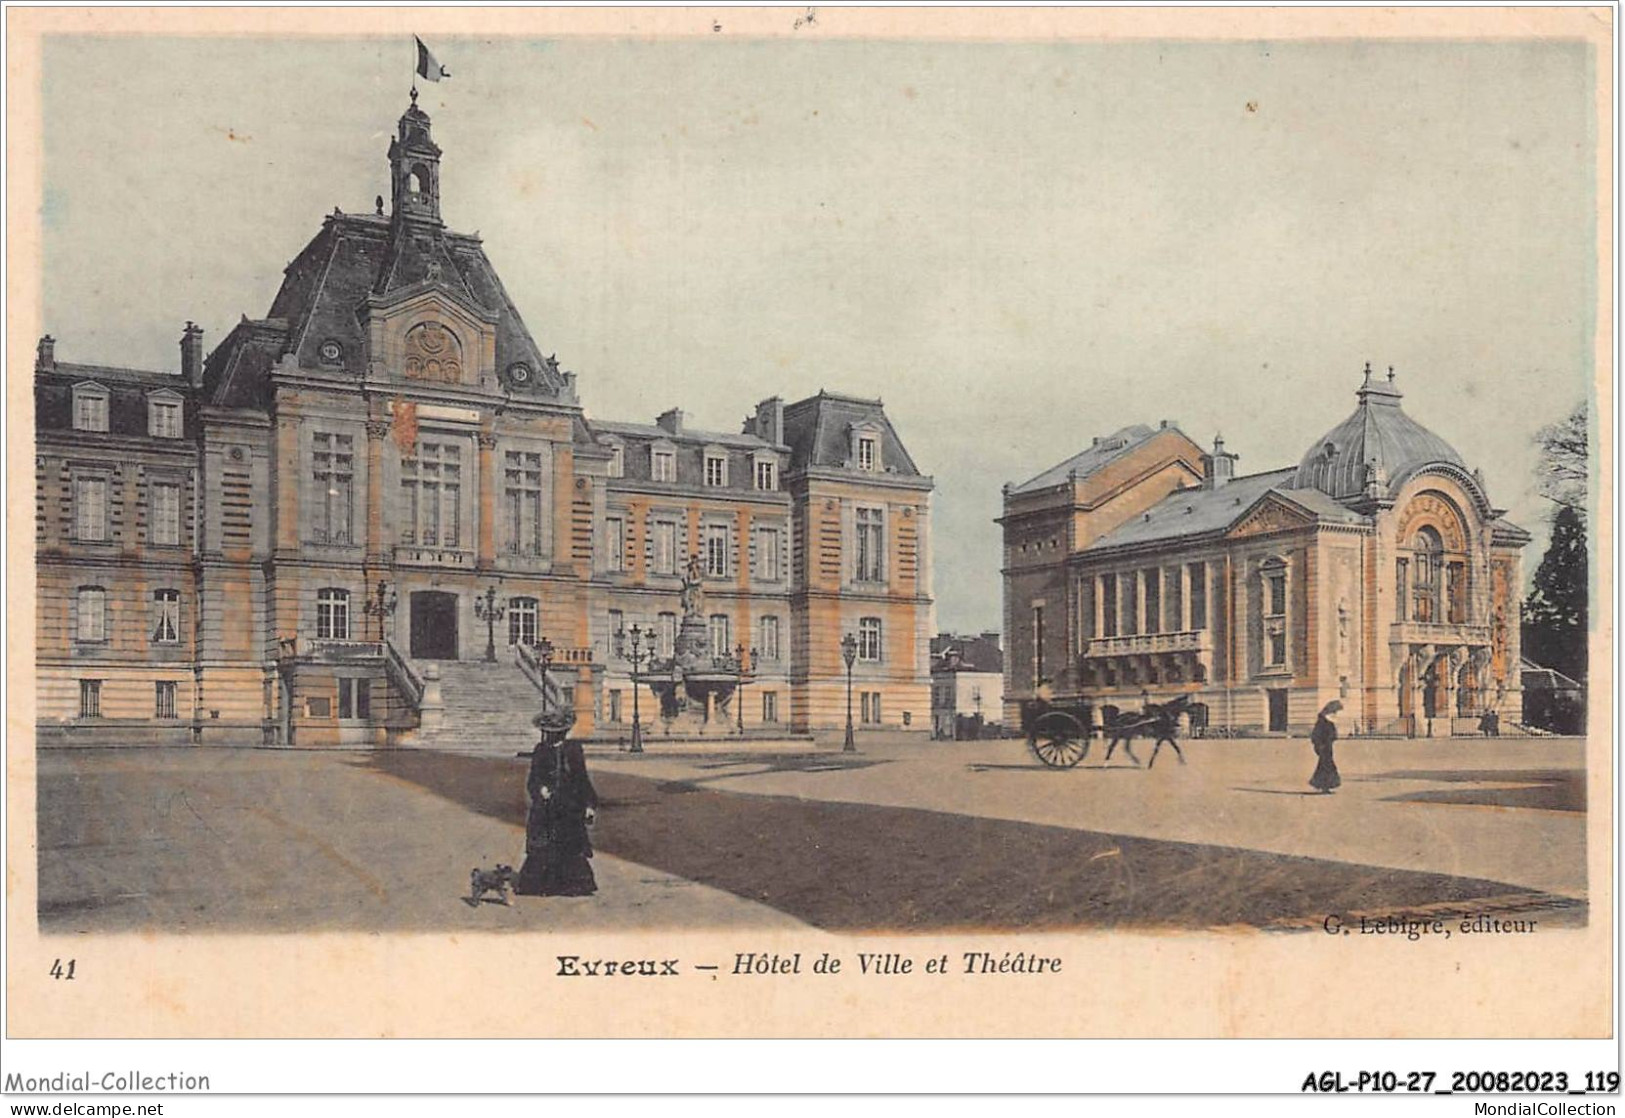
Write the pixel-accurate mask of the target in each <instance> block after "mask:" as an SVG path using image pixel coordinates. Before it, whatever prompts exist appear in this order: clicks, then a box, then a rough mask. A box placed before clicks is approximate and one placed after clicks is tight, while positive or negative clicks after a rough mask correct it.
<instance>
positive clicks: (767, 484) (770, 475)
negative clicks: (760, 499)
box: [756, 455, 779, 493]
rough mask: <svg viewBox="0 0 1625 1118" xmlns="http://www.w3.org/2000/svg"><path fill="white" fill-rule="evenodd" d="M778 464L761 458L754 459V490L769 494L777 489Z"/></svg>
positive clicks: (763, 457) (769, 459)
mask: <svg viewBox="0 0 1625 1118" xmlns="http://www.w3.org/2000/svg"><path fill="white" fill-rule="evenodd" d="M778 482H779V470H778V463H777V462H776V461H774V460H773V459H772V458H769V457H767V456H765V455H764V456H762V457H759V458H757V459H756V488H757V489H760V490H762V491H764V492H768V493H771V492H772V491H773V490H775V489H777V488H778V487H779V484H778Z"/></svg>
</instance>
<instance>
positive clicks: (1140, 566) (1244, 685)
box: [999, 366, 1530, 735]
mask: <svg viewBox="0 0 1625 1118" xmlns="http://www.w3.org/2000/svg"><path fill="white" fill-rule="evenodd" d="M1401 398H1402V397H1401V393H1400V390H1399V388H1398V386H1397V384H1396V381H1395V377H1394V374H1393V372H1392V371H1391V370H1390V372H1389V374H1388V376H1387V377H1386V378H1381V377H1374V376H1373V375H1372V373H1371V369H1370V366H1367V367H1366V372H1365V379H1364V382H1363V383H1362V384H1361V385H1360V386H1359V388H1358V390H1357V391H1356V393H1355V399H1356V407H1355V409H1354V411H1353V412H1352V413H1351V414H1350V415H1349V416H1348V417H1347V418H1345V419H1344V420H1343V421H1342V422H1340V423H1338V424H1337V425H1336V426H1334V427H1332V428H1331V430H1329V431H1327V432H1326V434H1325V435H1323V436H1322V437H1320V438H1318V439H1315V440H1314V441H1313V442H1311V443H1310V444H1309V446H1308V448H1307V449H1306V450H1305V451H1304V452H1303V454H1302V456H1301V458H1300V459H1299V461H1298V463H1297V464H1296V465H1295V466H1287V467H1284V468H1281V469H1274V470H1268V471H1265V472H1262V473H1254V474H1246V475H1238V474H1236V472H1235V463H1236V459H1237V455H1235V454H1234V453H1232V452H1231V451H1229V450H1227V449H1226V448H1225V444H1224V440H1223V439H1222V438H1216V439H1215V440H1214V442H1213V446H1212V448H1211V449H1210V450H1204V449H1202V448H1201V447H1200V446H1198V445H1197V444H1196V443H1194V442H1193V441H1192V440H1191V439H1190V438H1189V437H1188V436H1186V435H1185V433H1184V432H1183V431H1181V430H1180V429H1179V427H1178V425H1177V424H1175V423H1172V422H1169V421H1166V420H1165V421H1163V422H1161V423H1159V424H1158V425H1157V426H1156V427H1151V426H1148V425H1143V424H1142V425H1134V426H1130V427H1125V428H1123V429H1122V430H1119V431H1116V432H1114V433H1113V434H1111V435H1107V436H1103V437H1098V438H1096V439H1095V440H1094V441H1093V443H1092V444H1091V445H1090V446H1089V447H1087V448H1086V449H1084V450H1083V451H1081V452H1080V453H1078V454H1076V455H1074V456H1072V457H1071V458H1068V459H1067V460H1066V461H1064V462H1061V463H1059V464H1058V465H1056V466H1053V467H1051V468H1050V469H1048V470H1046V471H1044V472H1043V473H1041V474H1039V475H1037V476H1036V477H1034V478H1032V479H1031V480H1029V481H1027V482H1024V483H1022V484H1020V485H1007V486H1006V487H1005V489H1004V514H1003V516H1002V517H1000V519H999V523H1000V524H1001V525H1003V529H1004V623H1005V633H1006V655H1005V665H1006V667H1005V702H1006V711H1005V717H1006V720H1007V722H1011V723H1012V724H1013V720H1014V719H1015V718H1017V717H1018V715H1019V711H1020V706H1021V703H1022V702H1023V701H1024V700H1032V699H1034V698H1035V697H1039V696H1044V697H1046V698H1051V699H1052V701H1069V700H1070V701H1080V702H1088V703H1090V704H1091V705H1092V706H1094V707H1095V709H1096V710H1097V711H1098V710H1099V709H1100V708H1101V707H1104V706H1115V707H1117V708H1118V709H1119V710H1131V709H1138V708H1139V707H1140V706H1141V705H1142V704H1143V703H1144V702H1147V701H1150V702H1159V701H1167V700H1169V699H1171V698H1173V697H1175V696H1177V695H1188V696H1190V698H1191V699H1192V700H1194V701H1196V702H1198V703H1200V704H1202V705H1203V706H1204V707H1205V708H1206V712H1207V717H1208V720H1209V725H1210V726H1211V727H1213V729H1214V730H1215V731H1216V732H1220V733H1232V734H1251V733H1292V734H1303V733H1306V732H1307V731H1308V730H1309V728H1310V726H1311V725H1312V724H1313V723H1314V720H1315V716H1316V713H1317V712H1318V711H1319V710H1320V709H1321V708H1322V707H1323V706H1324V705H1325V704H1327V703H1328V702H1330V701H1332V700H1334V699H1337V700H1340V701H1341V702H1342V703H1343V708H1344V709H1343V712H1342V716H1341V720H1342V721H1343V724H1344V725H1345V727H1348V728H1350V729H1352V730H1354V731H1356V732H1360V733H1375V734H1420V735H1425V734H1428V733H1438V734H1448V733H1451V732H1453V731H1454V732H1461V731H1464V730H1472V729H1475V728H1476V726H1477V720H1478V718H1479V716H1480V715H1481V714H1482V713H1484V712H1485V711H1489V710H1493V711H1496V712H1498V713H1499V714H1500V716H1501V717H1502V718H1503V719H1507V720H1511V721H1514V722H1516V721H1521V720H1522V711H1523V706H1522V688H1521V678H1520V672H1519V664H1520V656H1519V628H1518V593H1519V588H1520V587H1521V585H1522V575H1521V573H1520V562H1521V550H1522V548H1523V547H1524V545H1525V544H1527V543H1528V542H1529V539H1530V537H1529V535H1528V533H1527V532H1525V531H1524V530H1523V529H1521V528H1519V527H1517V526H1516V525H1514V524H1512V523H1510V522H1508V521H1507V520H1506V519H1504V517H1503V515H1502V512H1503V510H1501V509H1499V508H1496V507H1495V506H1494V505H1493V504H1492V502H1491V500H1490V497H1489V495H1488V493H1487V492H1486V491H1485V487H1484V479H1483V475H1482V473H1481V472H1480V471H1478V470H1476V469H1473V468H1471V467H1470V466H1469V465H1468V464H1467V463H1466V462H1465V461H1463V459H1462V458H1461V456H1460V455H1459V454H1458V453H1457V452H1456V450H1455V449H1454V448H1453V447H1451V446H1450V444H1449V443H1447V442H1446V441H1445V440H1444V439H1443V438H1441V437H1440V436H1438V435H1437V434H1435V433H1434V432H1432V431H1430V430H1429V429H1428V428H1426V427H1424V426H1423V425H1422V424H1420V423H1418V422H1417V421H1416V420H1415V419H1413V418H1412V417H1411V416H1410V415H1409V414H1408V413H1407V412H1406V411H1405V410H1404V408H1403V407H1402V405H1401ZM1096 718H1097V721H1098V719H1099V716H1098V715H1097V716H1096Z"/></svg>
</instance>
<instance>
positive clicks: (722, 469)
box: [705, 454, 728, 485]
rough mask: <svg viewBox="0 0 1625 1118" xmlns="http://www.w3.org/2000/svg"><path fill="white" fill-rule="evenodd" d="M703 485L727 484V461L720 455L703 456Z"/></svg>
mask: <svg viewBox="0 0 1625 1118" xmlns="http://www.w3.org/2000/svg"><path fill="white" fill-rule="evenodd" d="M705 484H707V485H727V484H728V460H727V459H726V458H724V457H723V456H722V455H720V454H707V455H706V456H705Z"/></svg>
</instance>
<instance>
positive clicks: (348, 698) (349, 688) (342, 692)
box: [339, 676, 356, 718]
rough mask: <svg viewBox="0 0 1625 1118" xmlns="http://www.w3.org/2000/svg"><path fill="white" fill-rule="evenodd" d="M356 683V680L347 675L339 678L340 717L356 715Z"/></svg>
mask: <svg viewBox="0 0 1625 1118" xmlns="http://www.w3.org/2000/svg"><path fill="white" fill-rule="evenodd" d="M355 684H356V681H355V680H353V679H348V678H345V677H342V676H341V677H340V678H339V717H340V718H354V717H355Z"/></svg>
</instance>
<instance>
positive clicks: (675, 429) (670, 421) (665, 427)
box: [655, 408, 683, 435]
mask: <svg viewBox="0 0 1625 1118" xmlns="http://www.w3.org/2000/svg"><path fill="white" fill-rule="evenodd" d="M655 426H656V427H659V428H660V429H661V430H662V431H665V432H667V433H668V434H672V435H681V434H682V433H683V409H682V408H672V409H671V410H670V411H665V412H661V413H660V418H659V419H656V420H655Z"/></svg>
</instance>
